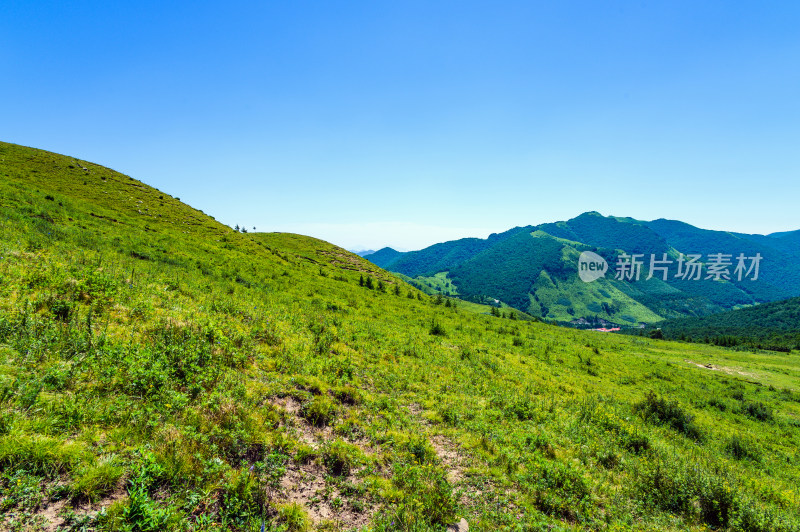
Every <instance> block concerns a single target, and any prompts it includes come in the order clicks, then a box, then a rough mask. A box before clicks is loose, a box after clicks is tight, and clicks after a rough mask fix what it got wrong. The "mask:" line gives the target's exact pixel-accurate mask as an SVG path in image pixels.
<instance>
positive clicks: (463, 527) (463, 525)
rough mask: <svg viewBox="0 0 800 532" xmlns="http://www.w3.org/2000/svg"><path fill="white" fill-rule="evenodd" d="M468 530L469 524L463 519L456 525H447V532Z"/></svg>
mask: <svg viewBox="0 0 800 532" xmlns="http://www.w3.org/2000/svg"><path fill="white" fill-rule="evenodd" d="M468 530H469V523H467V520H466V519H464V518H463V517H462V518H461V521H459V522H458V523H453V524H452V525H447V532H467V531H468Z"/></svg>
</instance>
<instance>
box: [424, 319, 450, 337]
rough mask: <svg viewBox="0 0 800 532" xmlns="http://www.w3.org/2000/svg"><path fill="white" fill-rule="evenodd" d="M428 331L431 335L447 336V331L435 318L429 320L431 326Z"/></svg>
mask: <svg viewBox="0 0 800 532" xmlns="http://www.w3.org/2000/svg"><path fill="white" fill-rule="evenodd" d="M428 332H429V333H430V334H432V335H433V336H447V331H445V330H444V327H442V325H441V324H440V323H439V322H438V321H436V320H435V319H434V320H431V327H430V329H429V330H428Z"/></svg>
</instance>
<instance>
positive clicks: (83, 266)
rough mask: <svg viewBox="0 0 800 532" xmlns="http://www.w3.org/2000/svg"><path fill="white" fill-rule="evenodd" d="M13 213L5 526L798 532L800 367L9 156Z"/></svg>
mask: <svg viewBox="0 0 800 532" xmlns="http://www.w3.org/2000/svg"><path fill="white" fill-rule="evenodd" d="M84 168H85V169H84ZM0 198H2V201H0V467H1V469H0V506H1V507H2V508H3V512H2V514H0V522H2V525H0V527H3V528H6V529H10V530H53V529H61V530H86V529H95V530H119V531H123V530H128V531H130V530H151V531H155V530H215V531H220V530H248V531H251V530H260V529H261V528H262V527H263V528H264V529H265V530H274V531H279V530H280V531H287V530H291V531H298V530H308V529H316V530H357V529H360V530H375V531H388V530H408V531H412V530H413V531H427V530H430V531H433V530H437V531H443V530H444V529H445V524H447V523H451V522H454V521H457V520H458V519H459V518H462V517H463V518H465V519H467V520H468V522H469V526H470V530H478V531H481V530H497V529H505V530H537V529H551V530H586V529H597V530H608V529H613V530H642V529H648V530H653V529H660V530H675V531H678V530H687V529H693V530H706V529H712V528H713V529H719V528H725V527H727V528H729V529H731V530H797V529H798V521H799V520H800V515H798V509H797V503H798V501H797V492H796V486H797V485H798V483H799V481H800V456H798V452H797V449H798V446H799V444H800V364H798V360H797V354H796V353H791V354H788V355H785V354H780V355H776V354H775V353H753V354H747V355H744V354H742V353H739V352H735V351H728V350H724V349H720V348H716V347H712V346H706V345H698V346H687V345H686V344H680V343H671V342H659V341H652V340H646V339H641V338H635V337H619V336H610V335H603V334H600V333H594V332H587V331H576V330H567V329H561V328H558V327H553V326H549V325H546V324H542V323H533V322H530V321H527V322H523V321H519V320H511V319H507V318H506V319H503V318H498V317H493V316H487V315H481V314H476V313H471V312H466V311H465V310H464V309H462V308H460V307H459V306H455V307H453V306H448V307H446V306H445V305H444V304H437V301H438V300H437V299H436V298H429V297H427V296H425V295H424V294H422V293H420V292H419V291H417V290H416V289H414V288H412V287H410V286H409V285H407V284H405V283H403V282H402V281H400V280H399V279H398V278H396V277H395V276H394V275H392V274H391V273H388V272H386V271H384V270H381V269H379V268H377V267H376V266H375V265H373V264H371V263H369V262H368V261H365V260H363V259H361V258H360V257H358V256H356V255H354V254H352V253H349V252H347V251H345V250H343V249H341V248H338V247H336V246H333V245H331V244H328V243H326V242H322V241H319V240H315V239H311V238H308V237H303V236H299V235H289V234H277V233H270V234H241V233H237V232H234V231H233V230H232V229H230V228H227V227H225V226H223V225H221V224H219V223H217V222H215V221H214V220H213V219H212V218H210V217H208V216H206V215H203V214H202V213H200V212H199V211H196V210H194V209H192V208H191V207H189V206H186V205H184V204H182V203H180V201H179V200H178V199H177V198H171V197H169V196H168V195H166V194H163V193H161V192H159V191H157V190H156V189H153V188H151V187H148V186H147V185H144V184H143V183H140V182H138V181H136V180H134V179H132V178H130V177H127V176H124V175H121V174H118V173H116V172H113V171H111V170H109V169H107V168H103V167H101V166H98V165H94V164H90V163H87V162H85V161H80V160H76V159H74V158H71V157H65V156H60V155H56V154H52V153H48V152H44V151H40V150H35V149H31V148H24V147H20V146H15V145H12V144H6V143H0ZM365 278H366V279H371V280H373V282H372V283H371V284H372V287H373V288H372V289H370V288H368V286H367V284H366V283H364V286H362V283H361V282H360V281H361V279H365ZM710 368H713V369H710Z"/></svg>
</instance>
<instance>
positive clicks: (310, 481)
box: [269, 397, 379, 530]
mask: <svg viewBox="0 0 800 532" xmlns="http://www.w3.org/2000/svg"><path fill="white" fill-rule="evenodd" d="M269 402H270V404H272V405H273V406H275V407H277V408H280V409H283V410H284V411H285V412H286V414H287V415H288V416H287V417H288V419H287V422H286V427H287V428H290V429H291V430H292V431H293V432H294V433H295V435H296V436H297V438H298V440H300V441H302V442H303V443H304V444H306V445H308V446H310V447H311V448H313V449H314V450H315V451H318V450H320V449H321V447H322V445H324V443H325V442H327V441H329V440H332V439H334V438H335V436H334V434H333V430H332V429H331V427H324V428H318V427H314V426H313V425H311V424H310V423H308V421H306V420H305V419H303V418H302V417H300V407H301V405H300V402H299V401H297V400H296V399H294V398H292V397H282V398H273V399H271V400H270V401H269ZM351 443H353V444H354V445H357V446H358V447H359V448H360V449H361V451H362V452H363V453H364V454H367V455H369V454H372V453H373V452H374V449H372V448H370V446H369V445H368V443H369V442H367V441H366V440H356V441H352V442H351ZM362 470H363V469H362ZM362 470H359V469H354V470H353V471H352V472H351V473H350V474H349V475H348V476H346V477H339V478H333V477H330V476H328V475H327V471H326V470H325V468H324V467H323V466H322V464H321V463H320V461H319V458H317V459H315V460H311V461H309V462H308V463H303V464H298V463H296V462H290V463H289V464H288V465H287V468H286V474H285V475H284V476H283V478H282V479H281V482H280V490H279V493H278V494H277V495H278V498H279V499H282V500H283V501H284V502H288V503H295V504H297V505H299V506H301V507H303V508H304V509H305V511H306V512H307V513H308V516H309V518H310V519H311V521H312V522H313V524H314V525H315V526H317V525H320V524H322V523H328V524H333V525H335V528H336V529H344V530H351V529H358V528H362V527H365V526H367V525H368V524H369V522H370V520H371V519H372V516H373V515H374V514H375V512H376V511H377V509H378V507H379V506H378V505H377V504H373V503H372V502H371V501H369V500H367V499H366V498H364V497H359V496H358V495H356V496H355V497H353V496H351V495H347V496H345V495H343V494H342V489H347V488H348V487H355V486H358V485H359V484H360V480H359V473H360V472H361V471H362Z"/></svg>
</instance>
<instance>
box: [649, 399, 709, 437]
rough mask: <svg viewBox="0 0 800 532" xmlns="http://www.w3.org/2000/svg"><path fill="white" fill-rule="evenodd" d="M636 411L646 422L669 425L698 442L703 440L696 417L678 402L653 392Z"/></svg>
mask: <svg viewBox="0 0 800 532" xmlns="http://www.w3.org/2000/svg"><path fill="white" fill-rule="evenodd" d="M634 410H635V411H637V412H639V413H640V414H641V415H642V417H643V418H644V419H645V420H646V421H649V422H654V423H660V424H665V425H669V426H670V427H672V428H673V429H675V430H677V431H678V432H682V433H683V434H684V435H686V436H687V437H688V438H691V439H693V440H695V441H698V442H699V441H702V440H703V435H702V433H701V432H700V428H699V427H698V426H697V425H696V424H695V423H694V417H693V416H692V415H691V414H688V413H687V412H685V411H684V410H683V408H681V406H680V405H679V404H678V402H677V401H667V400H666V399H664V398H662V397H657V396H656V395H655V394H654V393H653V392H652V391H651V392H648V393H647V396H645V398H644V400H643V401H642V402H640V403H637V404H636V405H634Z"/></svg>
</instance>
